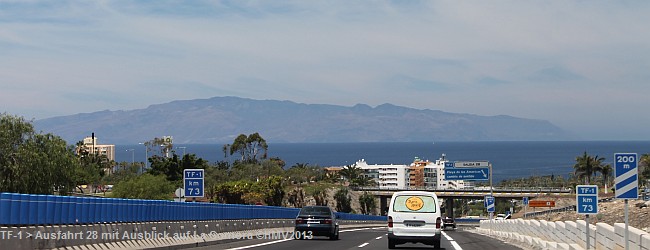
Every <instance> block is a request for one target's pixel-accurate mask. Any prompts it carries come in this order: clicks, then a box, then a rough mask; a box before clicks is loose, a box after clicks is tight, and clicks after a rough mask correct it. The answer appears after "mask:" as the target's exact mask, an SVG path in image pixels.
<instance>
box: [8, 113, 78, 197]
mask: <svg viewBox="0 0 650 250" xmlns="http://www.w3.org/2000/svg"><path fill="white" fill-rule="evenodd" d="M77 168H79V161H78V160H77V159H76V157H75V155H74V149H73V147H71V146H68V145H67V143H66V142H65V141H64V140H63V139H61V138H60V137H58V136H55V135H52V134H40V133H36V132H34V127H33V125H32V124H31V122H28V121H26V120H25V119H24V118H22V117H17V116H12V115H9V114H6V113H3V114H0V191H2V192H15V193H27V194H30V193H31V194H53V193H54V192H55V191H58V193H59V194H67V193H68V192H70V191H72V189H73V188H74V184H75V174H74V173H75V171H76V169H77Z"/></svg>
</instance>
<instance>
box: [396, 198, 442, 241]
mask: <svg viewBox="0 0 650 250" xmlns="http://www.w3.org/2000/svg"><path fill="white" fill-rule="evenodd" d="M441 233H442V217H441V216H440V203H439V202H438V196H436V194H435V193H433V192H425V191H401V192H395V193H394V194H393V197H392V198H391V199H390V205H389V207H388V248H389V249H393V248H395V245H399V244H404V243H407V242H413V243H424V244H427V245H433V246H434V247H435V248H440V235H441Z"/></svg>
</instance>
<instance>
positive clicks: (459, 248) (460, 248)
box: [451, 241, 463, 250]
mask: <svg viewBox="0 0 650 250" xmlns="http://www.w3.org/2000/svg"><path fill="white" fill-rule="evenodd" d="M451 246H453V247H454V249H456V250H463V248H462V247H460V245H458V243H457V242H456V241H452V242H451Z"/></svg>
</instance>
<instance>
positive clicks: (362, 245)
mask: <svg viewBox="0 0 650 250" xmlns="http://www.w3.org/2000/svg"><path fill="white" fill-rule="evenodd" d="M368 244H370V243H368V242H366V243H363V244H361V245H359V247H365V246H367V245H368Z"/></svg>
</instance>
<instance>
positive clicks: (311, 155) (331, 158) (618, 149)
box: [115, 141, 650, 183]
mask: <svg viewBox="0 0 650 250" xmlns="http://www.w3.org/2000/svg"><path fill="white" fill-rule="evenodd" d="M222 146H223V144H181V145H174V147H175V150H176V154H178V155H182V154H183V151H185V153H187V154H195V155H197V156H198V157H201V158H203V159H205V160H207V161H209V162H212V163H214V162H217V161H220V160H224V155H223V152H222V151H221V147H222ZM130 149H134V150H130ZM115 151H116V153H115V158H116V161H117V162H122V161H125V162H130V161H132V160H134V161H136V162H142V161H144V160H145V152H144V151H145V148H144V146H142V145H116V146H115ZM585 151H586V152H587V153H588V154H589V155H592V156H594V155H598V156H600V157H604V158H605V164H611V165H612V167H613V166H614V163H613V159H614V154H615V153H638V154H639V156H641V155H642V154H648V153H650V141H561V142H548V141H544V142H390V143H388V142H377V143H269V149H268V156H269V157H279V158H280V159H283V160H284V161H285V162H286V167H291V166H293V165H295V164H296V163H306V164H309V165H318V166H321V167H329V166H344V165H349V164H353V163H355V162H356V161H358V160H360V159H365V161H366V162H367V163H368V164H391V163H392V164H410V163H411V162H413V160H414V159H415V157H419V158H420V159H422V160H430V161H435V160H436V159H439V158H440V157H441V156H442V155H443V154H445V157H446V159H448V160H450V161H479V160H485V161H489V162H490V163H492V166H493V178H494V182H495V183H497V182H499V181H500V180H503V179H513V178H521V177H528V176H532V175H551V174H554V175H562V176H565V177H567V176H568V175H569V173H572V172H573V165H574V164H575V159H576V157H578V156H580V155H582V154H583V152H585Z"/></svg>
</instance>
